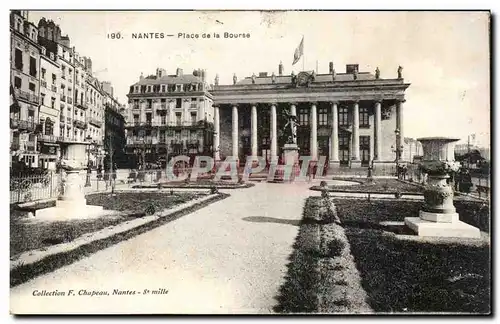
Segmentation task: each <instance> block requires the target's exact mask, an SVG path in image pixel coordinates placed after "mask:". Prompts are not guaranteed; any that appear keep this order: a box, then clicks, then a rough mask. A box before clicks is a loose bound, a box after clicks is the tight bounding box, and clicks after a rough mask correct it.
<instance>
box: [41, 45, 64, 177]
mask: <svg viewBox="0 0 500 324" xmlns="http://www.w3.org/2000/svg"><path fill="white" fill-rule="evenodd" d="M56 57H57V52H54V51H52V50H51V48H46V47H42V55H41V56H40V67H41V72H40V103H41V105H40V112H39V117H40V124H41V131H42V132H41V134H40V135H39V136H38V145H39V151H40V156H39V166H40V167H42V168H46V169H51V170H55V168H56V163H57V158H58V156H59V155H60V147H59V142H60V123H59V122H60V120H59V115H60V97H59V93H58V89H59V88H60V86H61V85H60V82H61V73H60V72H61V67H60V64H59V63H58V62H57V61H56Z"/></svg>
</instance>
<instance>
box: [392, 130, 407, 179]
mask: <svg viewBox="0 0 500 324" xmlns="http://www.w3.org/2000/svg"><path fill="white" fill-rule="evenodd" d="M394 134H395V135H396V145H395V146H394V145H391V149H392V152H393V153H395V154H396V160H395V162H396V172H397V175H398V178H399V160H400V159H401V153H402V152H403V149H404V147H403V144H402V143H401V136H400V135H401V134H400V132H399V129H398V128H396V130H395V131H394Z"/></svg>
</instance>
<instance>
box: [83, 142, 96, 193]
mask: <svg viewBox="0 0 500 324" xmlns="http://www.w3.org/2000/svg"><path fill="white" fill-rule="evenodd" d="M86 140H87V141H88V142H89V146H88V147H87V179H86V180H85V187H90V186H91V184H90V176H91V174H92V170H91V167H90V151H91V149H92V148H93V147H94V145H95V141H92V137H91V136H90V135H89V136H87V138H86Z"/></svg>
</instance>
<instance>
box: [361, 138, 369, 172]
mask: <svg viewBox="0 0 500 324" xmlns="http://www.w3.org/2000/svg"><path fill="white" fill-rule="evenodd" d="M359 155H360V158H361V165H363V166H368V164H369V163H370V136H360V137H359Z"/></svg>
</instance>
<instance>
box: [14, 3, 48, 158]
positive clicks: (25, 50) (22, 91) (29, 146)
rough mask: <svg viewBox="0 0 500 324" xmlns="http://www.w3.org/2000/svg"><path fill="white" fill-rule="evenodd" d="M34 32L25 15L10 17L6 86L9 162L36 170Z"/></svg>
mask: <svg viewBox="0 0 500 324" xmlns="http://www.w3.org/2000/svg"><path fill="white" fill-rule="evenodd" d="M37 40H38V29H37V27H36V26H35V25H34V24H33V23H31V22H29V21H28V13H27V12H26V11H20V10H13V11H11V13H10V47H11V48H10V86H11V96H13V98H14V104H13V105H11V110H10V143H11V162H12V161H21V162H24V163H25V164H27V165H29V166H32V167H37V166H38V157H39V154H38V152H37V135H38V133H39V132H40V124H39V115H38V114H39V107H40V53H41V46H40V45H39V44H38V42H37Z"/></svg>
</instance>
